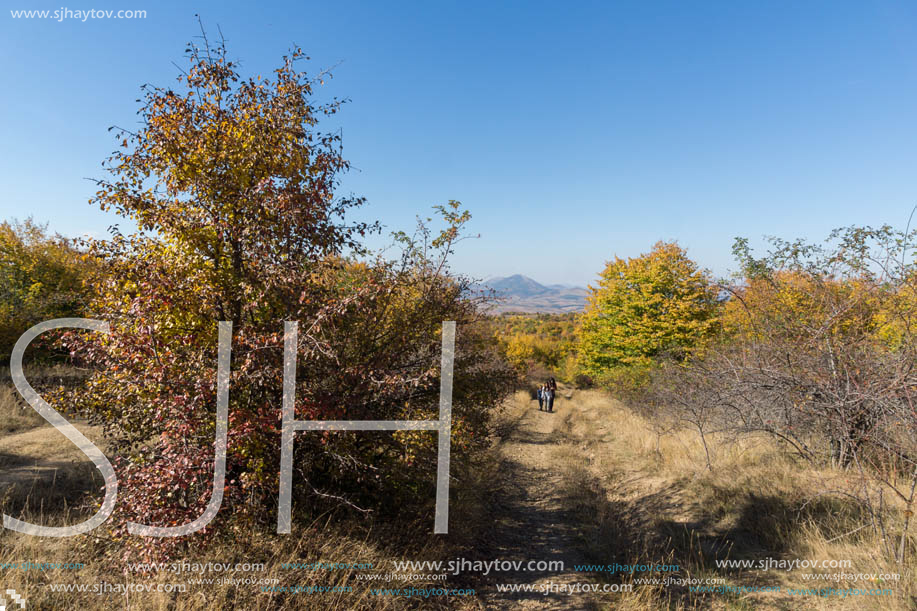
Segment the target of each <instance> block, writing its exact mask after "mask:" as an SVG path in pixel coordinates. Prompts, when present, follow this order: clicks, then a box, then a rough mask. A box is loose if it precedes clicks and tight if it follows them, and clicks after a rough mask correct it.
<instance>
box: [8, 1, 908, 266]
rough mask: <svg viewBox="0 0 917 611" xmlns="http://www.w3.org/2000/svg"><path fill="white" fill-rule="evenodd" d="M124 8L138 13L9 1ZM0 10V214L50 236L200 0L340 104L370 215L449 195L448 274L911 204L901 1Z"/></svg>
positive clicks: (632, 250)
mask: <svg viewBox="0 0 917 611" xmlns="http://www.w3.org/2000/svg"><path fill="white" fill-rule="evenodd" d="M62 6H66V7H67V8H69V9H71V10H75V9H83V8H86V9H89V8H95V9H114V10H118V9H143V10H146V11H147V17H146V18H145V19H139V20H115V19H90V20H87V21H86V22H83V21H80V20H73V19H68V20H64V21H55V20H53V19H52V20H41V19H21V18H20V19H14V18H13V17H12V16H11V14H10V10H18V9H49V10H55V9H60V8H61V7H62ZM6 7H7V10H5V11H4V13H3V14H0V57H2V58H3V61H2V64H0V74H2V77H3V79H2V82H3V95H2V97H0V117H2V123H0V125H2V130H0V133H2V139H0V141H2V143H3V144H2V148H0V161H2V163H0V179H2V181H0V185H2V186H0V189H2V190H0V217H2V218H11V217H18V218H24V217H26V216H29V215H32V216H34V217H35V218H36V219H37V220H41V221H48V222H49V223H50V226H51V228H52V229H54V230H57V231H60V232H62V233H65V234H69V235H79V234H83V233H91V234H95V235H102V234H103V233H104V232H105V229H106V227H108V225H110V224H111V223H113V222H117V219H116V218H115V217H112V216H108V215H105V214H103V213H101V212H99V211H97V210H95V209H93V208H92V207H90V206H89V205H88V204H87V203H86V200H87V199H88V197H89V195H90V194H91V193H92V191H93V185H92V183H90V182H89V181H87V180H85V179H84V178H85V177H100V176H101V175H102V172H101V168H100V163H101V161H102V160H103V159H104V158H105V157H106V156H107V154H108V153H109V152H110V151H112V150H113V149H114V139H113V137H112V135H111V134H109V133H108V132H107V128H108V127H109V126H110V125H121V126H124V127H129V126H131V125H133V124H135V122H136V115H135V112H136V110H137V108H138V104H137V103H136V102H135V100H136V98H137V97H139V96H138V93H139V87H140V85H141V84H142V83H144V82H151V83H155V84H170V83H171V82H172V79H173V78H174V77H175V75H176V74H177V69H176V68H175V66H173V65H172V62H173V61H174V62H176V63H179V64H181V63H182V61H183V50H184V48H185V46H184V45H185V43H186V42H187V41H188V40H190V39H191V37H193V36H195V35H196V34H197V33H198V26H197V21H196V19H195V17H194V14H195V13H200V14H201V16H202V19H203V20H204V23H205V25H206V26H207V27H208V28H209V29H210V30H211V31H212V32H215V30H216V26H217V25H219V26H220V28H222V31H223V33H224V35H225V36H226V38H227V40H228V42H229V49H230V55H232V56H233V57H235V58H237V59H239V60H240V61H241V62H242V69H243V71H244V72H246V73H248V72H252V73H266V72H268V71H269V70H270V69H271V68H272V67H274V66H275V65H276V64H277V62H278V61H279V58H280V56H281V55H282V54H283V53H285V52H286V51H287V50H288V49H289V48H290V47H291V46H292V45H293V44H298V45H300V46H301V47H303V48H304V50H306V51H307V52H308V53H309V54H310V55H311V56H312V58H313V61H312V62H311V67H312V69H318V68H322V67H329V66H332V65H335V64H339V65H338V66H337V68H336V69H335V70H334V79H333V80H332V81H330V82H328V83H327V84H326V86H325V87H324V88H323V89H322V91H321V92H320V96H322V97H324V98H330V97H331V96H335V95H336V96H340V97H348V98H350V99H351V100H352V101H351V103H349V104H348V105H347V106H346V107H345V109H344V111H343V113H342V114H341V115H340V116H339V118H338V119H337V120H338V121H339V123H340V125H341V126H342V128H343V134H344V150H345V155H346V156H347V157H348V158H349V159H350V160H351V161H352V162H353V164H354V166H355V168H357V171H355V172H353V173H352V174H351V175H350V176H349V177H348V179H347V180H346V185H345V188H346V190H348V191H353V192H354V193H357V194H360V195H364V196H366V197H367V198H368V200H369V205H368V207H367V208H366V209H365V215H367V216H369V217H372V218H378V219H381V220H382V221H383V222H384V223H385V224H386V225H387V226H388V227H389V228H390V229H400V228H410V227H411V226H412V225H413V219H414V216H415V215H416V214H418V213H419V214H426V212H427V211H428V210H429V207H430V206H431V205H433V204H436V203H440V202H444V201H446V200H449V199H458V200H461V201H462V202H463V203H464V204H465V205H466V207H468V208H469V209H470V210H471V211H472V214H473V216H474V218H473V221H472V227H471V229H472V230H473V231H474V232H476V233H480V234H481V235H482V237H481V238H480V239H478V240H474V241H467V242H464V243H463V244H462V245H461V246H460V250H459V252H458V253H457V256H456V258H455V260H454V265H453V267H454V269H456V270H457V271H460V272H463V273H468V274H471V275H473V276H476V277H489V276H497V275H509V274H513V273H523V274H526V275H529V276H531V277H533V278H535V279H537V280H539V281H542V282H546V283H574V284H585V283H587V282H591V281H592V279H593V278H594V277H595V275H596V274H597V272H598V271H599V270H600V269H601V268H602V266H603V264H604V262H605V261H606V260H607V259H609V258H611V257H612V256H614V255H618V256H633V255H637V254H639V253H641V252H645V251H647V250H648V249H649V248H651V246H652V244H653V243H654V242H656V241H657V240H660V239H666V240H671V239H677V240H678V241H679V243H680V244H681V245H682V246H684V247H686V248H687V249H688V251H689V253H690V254H691V256H693V257H694V258H695V259H696V260H697V261H698V262H700V263H701V265H703V266H705V267H708V268H711V269H712V270H713V271H714V272H716V273H718V274H723V273H725V272H727V271H728V270H729V269H730V266H731V264H732V262H731V258H730V246H731V243H732V239H733V237H735V236H739V235H741V236H749V237H751V238H753V243H760V241H759V238H760V237H761V236H762V235H778V236H781V237H785V238H794V237H809V238H821V237H824V236H825V235H826V234H827V232H828V231H829V230H830V229H832V228H834V227H837V226H843V225H849V224H871V225H878V224H882V223H890V224H893V225H897V226H902V227H903V225H904V224H905V223H906V222H907V219H908V216H909V213H910V210H911V208H912V207H913V206H914V205H915V204H917V172H915V170H917V5H915V4H913V3H904V2H838V1H831V2H814V1H813V2H804V3H803V2H767V3H759V2H745V3H739V2H712V1H711V2H703V3H699V2H694V3H686V2H671V3H663V2H596V3H561V2H554V3H541V2H492V1H491V2H471V1H463V2H398V3H394V2H373V3H370V2H366V3H362V2H350V1H346V0H345V1H339V2H330V1H325V2H321V3H319V2H314V1H305V2H284V3H275V4H263V5H259V6H257V7H256V6H255V5H254V4H252V5H248V4H241V3H230V2H219V3H217V2H214V3H196V2H188V3H153V2H149V0H119V1H118V2H114V3H112V2H103V1H101V0H93V2H92V3H88V4H85V6H84V5H81V4H79V2H78V0H74V5H73V6H70V5H69V4H66V3H58V4H57V5H55V4H51V3H45V2H34V1H31V0H13V2H12V3H6Z"/></svg>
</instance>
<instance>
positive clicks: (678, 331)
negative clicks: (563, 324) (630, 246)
mask: <svg viewBox="0 0 917 611" xmlns="http://www.w3.org/2000/svg"><path fill="white" fill-rule="evenodd" d="M590 288H591V294H590V295H589V300H588V304H587V308H586V312H585V313H584V314H583V317H582V324H581V327H580V332H579V356H580V363H581V366H582V368H583V370H584V371H585V372H586V373H587V374H589V375H591V376H596V377H603V376H604V375H606V374H608V373H609V372H610V371H614V370H621V369H642V368H646V367H647V366H649V365H650V364H651V363H652V361H653V359H654V358H655V357H657V356H659V355H661V354H663V353H668V354H675V355H680V356H684V355H686V354H688V353H690V352H691V351H692V350H693V349H694V348H695V347H697V346H698V345H699V343H700V342H702V341H703V340H704V339H705V338H707V337H709V336H710V335H711V333H712V331H713V330H714V329H715V326H716V313H717V310H718V304H717V290H716V289H715V288H714V286H713V284H712V282H711V280H710V278H709V276H708V274H707V273H706V272H705V271H703V270H701V269H699V268H698V266H697V264H696V263H694V262H693V261H692V260H691V259H689V258H688V256H687V254H686V253H685V251H684V250H683V249H682V248H680V247H679V246H678V245H677V244H675V243H666V242H659V243H657V244H656V245H655V246H654V247H653V250H652V251H650V252H649V253H647V254H644V255H641V256H639V257H634V258H630V259H626V260H625V259H621V258H619V257H615V259H614V260H613V261H610V262H609V263H608V264H607V266H606V267H605V269H604V270H603V271H602V273H601V278H600V280H599V284H598V286H597V287H590Z"/></svg>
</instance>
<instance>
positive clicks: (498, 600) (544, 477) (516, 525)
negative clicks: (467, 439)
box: [487, 390, 604, 609]
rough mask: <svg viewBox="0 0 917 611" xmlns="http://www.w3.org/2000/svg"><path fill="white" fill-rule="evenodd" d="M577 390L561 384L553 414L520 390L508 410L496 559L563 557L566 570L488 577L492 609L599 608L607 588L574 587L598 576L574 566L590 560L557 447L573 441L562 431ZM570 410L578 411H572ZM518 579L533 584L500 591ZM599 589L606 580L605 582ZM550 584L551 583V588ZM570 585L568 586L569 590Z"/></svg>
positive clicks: (495, 530) (553, 559)
mask: <svg viewBox="0 0 917 611" xmlns="http://www.w3.org/2000/svg"><path fill="white" fill-rule="evenodd" d="M577 409H578V408H577V403H576V400H575V397H574V396H573V394H572V393H570V392H566V391H563V390H561V391H560V392H559V393H558V401H557V403H556V404H555V411H554V413H547V412H541V411H539V410H538V402H537V401H534V400H527V399H526V398H525V397H524V396H522V395H521V394H520V395H517V396H516V398H515V399H514V400H513V401H512V403H511V405H510V407H509V412H508V414H507V416H508V417H509V423H508V425H507V426H506V430H505V431H504V435H503V438H502V441H501V442H500V444H499V446H498V451H499V454H500V457H501V461H502V462H501V466H500V470H499V476H500V480H501V484H502V488H501V490H500V492H499V493H498V495H497V496H498V498H497V499H496V503H497V505H498V511H497V512H496V515H495V517H496V518H497V522H496V523H495V524H494V525H493V526H492V540H493V541H494V543H491V547H490V549H489V550H488V551H489V553H490V557H491V558H492V559H501V560H509V561H522V567H523V569H524V568H525V566H526V564H527V563H528V562H529V561H536V562H537V561H545V562H557V561H561V562H563V567H564V568H563V570H547V571H539V570H530V571H527V570H520V571H517V572H500V573H498V574H497V575H491V576H490V585H489V587H488V588H487V589H488V591H489V594H490V595H489V596H487V608H488V609H491V608H493V609H598V608H602V607H603V606H604V605H603V604H601V600H602V598H603V597H602V595H601V594H597V593H595V592H591V591H590V592H583V591H573V592H572V593H568V591H569V590H570V589H575V588H577V585H578V584H582V585H579V587H583V586H584V585H585V584H596V583H598V582H597V581H596V580H595V578H594V577H593V576H592V575H589V574H587V573H580V572H576V571H575V570H574V568H573V567H574V565H577V564H587V563H589V560H588V559H587V557H586V555H585V554H584V552H583V543H584V541H583V528H582V517H581V516H577V515H575V512H574V510H573V509H572V507H574V506H575V505H574V503H571V498H570V497H569V496H568V494H569V491H568V489H569V482H567V481H565V472H564V470H563V469H561V468H559V467H558V464H557V460H558V452H559V451H562V450H563V449H564V448H565V447H569V446H571V445H574V444H575V440H574V439H571V438H569V436H568V435H567V434H566V433H565V431H564V428H565V427H564V421H565V419H567V418H569V417H571V416H572V417H576V413H575V412H576V411H577ZM571 412H573V413H572V414H571ZM497 583H502V584H520V586H521V587H522V588H526V589H529V590H533V591H527V592H525V591H517V592H502V593H501V592H498V591H497V588H496V587H495V584H497ZM599 587H600V588H601V586H599ZM546 589H550V590H551V591H549V592H548V593H547V594H546V593H545V590H546ZM565 590H566V591H565Z"/></svg>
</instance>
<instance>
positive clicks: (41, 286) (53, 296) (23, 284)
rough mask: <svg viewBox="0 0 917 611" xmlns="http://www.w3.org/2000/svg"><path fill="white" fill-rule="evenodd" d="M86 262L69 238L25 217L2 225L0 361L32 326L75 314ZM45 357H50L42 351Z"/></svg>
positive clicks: (82, 297) (82, 300)
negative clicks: (50, 232)
mask: <svg viewBox="0 0 917 611" xmlns="http://www.w3.org/2000/svg"><path fill="white" fill-rule="evenodd" d="M88 276H89V264H88V263H87V261H85V259H84V257H83V253H82V252H80V250H79V249H78V248H77V246H76V244H74V242H73V240H70V239H68V238H65V237H63V236H60V235H51V234H49V232H48V230H47V226H46V225H40V224H38V223H35V222H34V221H33V220H32V219H26V220H25V221H23V222H21V223H16V222H9V221H7V222H3V223H2V224H0V361H4V362H5V361H7V360H8V359H9V356H10V352H11V351H12V349H13V344H14V343H15V342H16V340H17V339H18V338H19V336H20V335H22V333H23V332H24V331H25V330H26V329H28V328H29V327H31V326H32V325H34V324H36V323H39V322H42V321H45V320H49V319H52V318H61V317H65V316H79V315H80V314H81V313H82V312H83V311H84V309H85V307H86V304H87V300H88V289H87V287H86V286H85V285H84V280H85V279H87V278H88ZM46 356H50V355H48V354H47V352H46Z"/></svg>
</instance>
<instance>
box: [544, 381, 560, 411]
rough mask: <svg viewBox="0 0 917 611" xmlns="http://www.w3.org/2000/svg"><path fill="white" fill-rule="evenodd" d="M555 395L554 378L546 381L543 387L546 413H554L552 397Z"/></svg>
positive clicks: (555, 385) (555, 384)
mask: <svg viewBox="0 0 917 611" xmlns="http://www.w3.org/2000/svg"><path fill="white" fill-rule="evenodd" d="M556 393H557V383H556V382H555V381H554V378H551V379H550V380H548V381H547V382H546V383H545V385H544V393H543V394H544V403H545V406H546V407H547V408H548V412H553V411H554V395H555V394H556Z"/></svg>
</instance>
